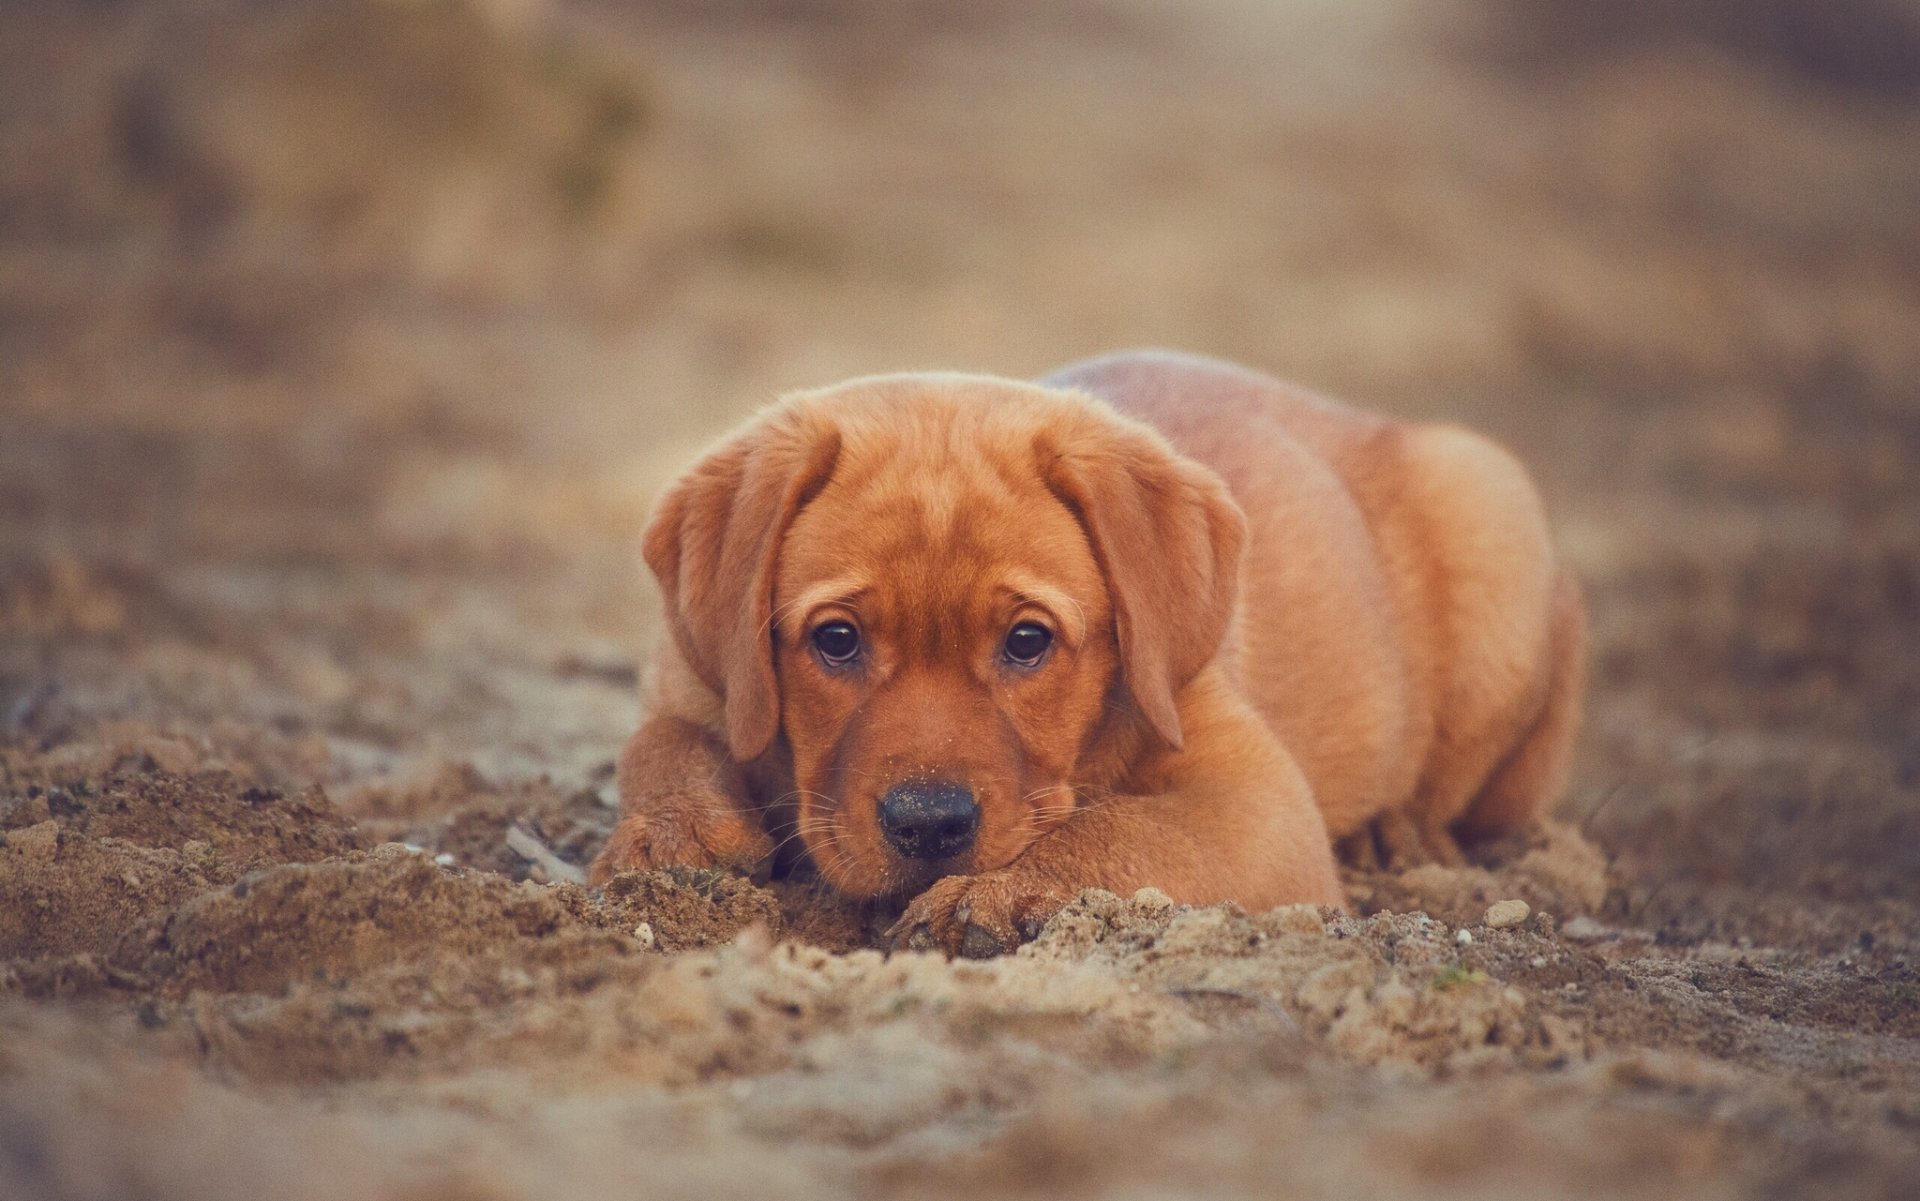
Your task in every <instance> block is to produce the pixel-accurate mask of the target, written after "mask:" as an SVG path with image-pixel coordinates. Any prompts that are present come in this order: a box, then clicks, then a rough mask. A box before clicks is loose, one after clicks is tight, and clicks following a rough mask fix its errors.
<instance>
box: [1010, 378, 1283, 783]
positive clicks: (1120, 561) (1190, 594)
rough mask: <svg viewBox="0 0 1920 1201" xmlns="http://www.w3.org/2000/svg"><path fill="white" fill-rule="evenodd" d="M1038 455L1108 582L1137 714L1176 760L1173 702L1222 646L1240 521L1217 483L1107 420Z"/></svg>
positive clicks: (1242, 531) (1120, 421) (1132, 426)
mask: <svg viewBox="0 0 1920 1201" xmlns="http://www.w3.org/2000/svg"><path fill="white" fill-rule="evenodd" d="M1100 407H1101V408H1102V409H1103V410H1104V409H1105V406H1104V405H1101V406H1100ZM1036 449H1037V452H1038V454H1039V457H1040V473H1041V478H1042V479H1045V480H1046V481H1047V485H1048V487H1049V488H1051V489H1052V491H1053V493H1054V495H1055V496H1058V497H1059V498H1060V500H1061V501H1062V503H1064V504H1065V505H1066V506H1067V507H1068V508H1069V509H1071V510H1072V511H1073V513H1074V514H1075V516H1077V517H1078V518H1079V520H1080V523H1081V525H1082V526H1083V527H1084V528H1085V529H1086V531H1087V538H1088V540H1089V541H1090V542H1091V543H1092V544H1093V553H1094V557H1095V558H1096V559H1098V560H1099V563H1100V570H1101V572H1102V573H1103V574H1104V575H1105V576H1106V579H1107V589H1108V591H1109V592H1110V593H1111V594H1112V597H1113V607H1114V620H1115V626H1116V633H1117V634H1118V637H1119V642H1120V664H1121V669H1122V671H1123V672H1124V673H1125V676H1126V682H1127V689H1128V691H1129V692H1130V693H1132V695H1133V700H1134V704H1136V705H1138V706H1139V708H1140V711H1141V713H1142V714H1144V715H1145V717H1146V719H1147V721H1148V722H1149V723H1150V724H1151V725H1152V726H1153V728H1154V730H1155V732H1157V733H1158V734H1159V735H1160V737H1161V738H1162V739H1163V740H1165V742H1166V743H1167V745H1168V746H1170V747H1172V748H1174V749H1175V750H1178V749H1179V748H1180V746H1181V733H1180V713H1179V709H1178V707H1177V706H1176V704H1175V701H1174V698H1175V697H1176V696H1177V695H1178V693H1179V691H1180V690H1181V689H1182V688H1184V687H1186V686H1187V685H1188V684H1189V683H1191V682H1192V681H1193V678H1194V677H1195V676H1197V675H1199V674H1200V670H1201V669H1202V668H1204V667H1205V666H1206V665H1207V664H1208V663H1210V662H1211V661H1212V660H1213V658H1214V656H1215V655H1217V654H1218V653H1219V651H1220V644H1221V643H1222V642H1223V641H1224V640H1225V638H1226V634H1227V627H1228V624H1229V623H1230V622H1231V621H1232V618H1233V606H1234V601H1235V598H1236V597H1237V595H1238V593H1239V588H1240V550H1241V546H1242V544H1243V543H1244V542H1245V541H1246V531H1247V519H1246V516H1245V514H1243V513H1242V512H1241V511H1240V506H1238V505H1236V504H1235V503H1234V502H1233V497H1232V496H1231V495H1230V494H1229V493H1228V492H1227V486H1226V484H1225V483H1223V482H1222V481H1221V479H1220V477H1219V476H1217V475H1215V474H1214V473H1213V472H1211V471H1209V470H1207V469H1206V468H1205V467H1202V466H1201V465H1200V464H1198V463H1196V462H1194V461H1193V460H1191V459H1188V458H1185V457H1183V456H1182V455H1180V454H1179V453H1178V452H1177V451H1175V450H1174V449H1173V447H1172V446H1171V445H1169V444H1168V443H1167V441H1166V440H1165V439H1164V438H1162V437H1160V435H1158V434H1157V433H1155V432H1153V431H1152V430H1150V429H1148V428H1147V427H1146V426H1144V425H1140V424H1139V423H1137V422H1134V421H1131V420H1128V419H1127V418H1124V417H1121V416H1119V415H1118V414H1114V413H1112V412H1111V411H1110V410H1108V411H1105V412H1102V413H1100V414H1098V415H1096V416H1095V418H1094V419H1092V420H1089V421H1088V422H1087V423H1085V424H1084V425H1082V426H1081V427H1080V428H1078V429H1075V430H1073V431H1072V432H1071V433H1070V434H1066V435H1065V436H1062V437H1060V438H1059V439H1058V440H1052V441H1043V442H1042V443H1041V444H1040V445H1039V446H1038V447H1037V448H1036Z"/></svg>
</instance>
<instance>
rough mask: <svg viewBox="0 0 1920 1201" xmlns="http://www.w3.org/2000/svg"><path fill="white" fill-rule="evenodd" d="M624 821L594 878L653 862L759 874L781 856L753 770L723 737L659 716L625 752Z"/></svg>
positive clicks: (621, 773) (653, 864) (595, 863)
mask: <svg viewBox="0 0 1920 1201" xmlns="http://www.w3.org/2000/svg"><path fill="white" fill-rule="evenodd" d="M619 780H620V822H619V824H618V825H617V826H615V827H614V830H613V836H612V837H611V838H609V839H608V840H607V846H606V849H605V850H603V851H601V852H600V855H599V857H598V858H596V859H595V860H594V861H593V866H592V867H591V868H589V869H588V872H587V879H588V880H589V881H590V882H591V883H594V884H602V883H605V882H606V881H607V880H608V879H609V878H610V877H612V876H613V875H614V874H615V873H616V872H623V871H639V870H643V869H646V868H653V867H693V868H711V867H731V868H738V869H740V870H742V871H749V872H750V871H752V870H753V869H754V868H755V867H756V866H757V865H758V864H760V863H761V862H762V861H763V860H765V859H766V858H767V857H768V856H770V855H771V854H772V853H773V840H772V839H770V838H769V837H768V836H767V832H766V828H765V823H764V822H763V821H761V820H760V815H759V814H758V812H757V811H756V810H755V808H754V806H753V803H752V800H751V797H752V794H751V792H750V791H749V789H748V787H747V781H746V775H745V773H744V772H743V771H742V770H741V768H740V765H739V764H737V763H735V762H734V761H733V759H732V757H731V756H729V755H728V753H727V748H726V747H725V745H723V743H722V740H721V738H720V737H719V735H717V734H715V733H714V732H713V731H712V730H709V729H707V728H706V727H704V726H702V725H700V724H697V723H695V722H692V721H688V720H685V719H683V718H679V717H666V716H662V717H654V718H652V719H650V720H648V721H647V722H646V723H645V724H643V725H642V726H641V727H640V728H639V729H638V730H637V731H635V732H634V735H633V737H631V738H629V739H628V740H627V745H626V748H625V749H624V750H622V751H621V753H620V771H619Z"/></svg>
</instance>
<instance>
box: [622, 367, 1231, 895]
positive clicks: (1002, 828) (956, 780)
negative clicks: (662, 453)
mask: <svg viewBox="0 0 1920 1201" xmlns="http://www.w3.org/2000/svg"><path fill="white" fill-rule="evenodd" d="M1241 526H1242V522H1241V519H1240V516H1239V513H1238V510H1237V509H1235V508H1234V507H1233V505H1232V502H1231V501H1230V500H1228V499H1227V498H1226V494H1225V490H1224V488H1223V487H1222V486H1221V485H1220V483H1219V481H1218V480H1217V478H1215V477H1213V476H1212V475H1211V474H1210V473H1208V472H1205V471H1204V470H1203V469H1201V468H1199V467H1197V466H1196V465H1194V464H1192V463H1191V462H1188V461H1187V460H1184V459H1181V458H1179V457H1178V456H1175V455H1173V454H1172V452H1171V451H1170V450H1169V449H1168V448H1167V447H1166V445H1165V444H1164V443H1163V442H1160V441H1159V439H1158V438H1157V437H1155V436H1154V435H1152V434H1150V433H1148V432H1147V431H1146V430H1144V428H1142V427H1139V426H1136V425H1134V424H1133V423H1131V422H1127V421H1124V420H1123V419H1121V418H1119V417H1117V416H1116V415H1114V414H1112V413H1111V412H1110V411H1107V410H1105V409H1103V408H1101V407H1099V406H1097V405H1095V404H1093V403H1092V402H1090V401H1087V400H1085V399H1084V398H1080V397H1076V396H1072V395H1069V394H1063V393H1058V392H1052V391H1047V390H1044V389H1040V388H1035V387H1031V386H1028V385H1021V384H1014V383H1011V382H1007V381H999V380H985V379H975V378H966V377H915V376H901V377H891V378H887V379H879V380H869V381H859V382H856V383H854V384H849V385H843V386H842V387H840V388H838V389H833V390H830V391H827V392H823V393H814V394H810V395H807V396H802V397H797V398H794V399H792V400H789V401H788V402H786V403H785V404H784V405H783V406H781V407H779V408H776V409H775V410H773V411H772V412H771V413H770V414H769V415H768V416H767V417H766V418H763V419H762V420H761V421H760V422H758V423H756V424H755V425H754V426H751V427H749V428H748V430H746V431H745V432H743V433H742V434H740V435H738V436H736V437H735V439H733V440H732V441H731V442H729V443H728V444H726V445H725V446H723V447H722V448H721V449H720V450H719V451H716V452H715V453H714V454H713V455H711V456H709V457H708V459H707V460H705V461H703V462H702V463H701V464H700V465H699V466H697V467H696V468H695V469H694V471H693V472H692V473H690V474H689V475H688V476H687V477H686V478H685V479H683V480H682V481H681V482H680V484H678V485H677V486H676V488H675V489H674V490H673V491H672V492H671V493H669V495H668V496H667V498H666V499H665V500H664V501H663V502H662V506H661V510H660V514H659V515H658V516H657V517H656V519H655V522H654V525H653V527H652V528H651V529H650V530H649V532H648V538H647V554H648V560H649V563H650V564H651V565H652V566H653V568H654V570H655V572H656V574H657V575H658V576H659V578H660V580H661V584H662V587H663V590H664V592H665V593H666V596H667V600H668V604H669V611H670V617H671V618H672V619H673V627H674V633H675V636H676V639H677V640H678V642H679V645H680V648H681V650H682V651H683V653H685V654H686V656H687V658H688V661H689V662H690V664H692V665H693V667H694V668H695V670H696V671H697V672H699V673H700V674H701V675H702V676H703V677H704V678H705V679H706V680H707V682H708V683H709V684H711V685H712V686H713V687H714V688H715V690H716V691H717V692H719V693H720V694H721V695H722V697H723V699H724V702H725V709H726V719H727V734H728V739H729V742H730V744H731V747H732V750H733V753H734V755H735V757H736V758H741V759H750V758H753V757H755V756H757V755H759V754H761V753H763V752H764V751H765V750H766V749H767V747H768V746H769V745H771V744H772V742H773V740H774V739H775V737H776V736H779V735H784V737H785V740H786V744H787V747H788V748H789V749H790V751H791V755H792V762H793V771H794V787H795V790H796V796H795V797H794V798H793V800H794V811H795V812H796V814H797V828H798V834H799V837H800V838H801V840H802V842H803V843H804V845H805V846H806V848H807V850H808V853H809V855H810V857H811V858H812V859H813V861H814V863H815V864H816V865H817V866H818V867H819V869H820V871H821V872H822V874H823V875H824V876H825V877H826V878H827V879H828V881H829V882H831V883H832V884H833V885H834V886H835V887H837V888H839V889H840V890H842V891H843V892H846V893H849V894H852V895H856V896H880V895H896V894H907V893H912V892H915V891H918V890H920V889H922V888H925V887H926V886H927V885H929V884H931V883H932V882H933V881H934V880H936V879H938V878H940V877H941V876H946V875H953V874H969V873H975V872H981V871H990V870H992V869H994V868H997V867H1001V866H1004V865H1006V864H1007V863H1009V862H1011V861H1012V860H1013V859H1015V858H1016V857H1017V856H1018V855H1019V854H1020V853H1021V852H1022V851H1023V850H1025V849H1026V847H1027V846H1028V844H1029V843H1031V842H1032V841H1033V839H1034V838H1035V837H1037V836H1038V835H1040V834H1041V833H1044V832H1045V831H1046V830H1048V829H1050V828H1051V827H1052V826H1054V825H1056V824H1058V823H1059V822H1061V821H1063V820H1065V819H1066V818H1067V816H1068V815H1069V814H1070V813H1071V812H1072V810H1073V808H1074V806H1075V804H1076V803H1077V801H1078V800H1079V799H1080V798H1078V797H1077V796H1076V793H1075V789H1074V787H1073V783H1074V780H1075V773H1076V768H1077V767H1078V766H1079V765H1080V764H1081V761H1082V758H1083V756H1084V755H1085V754H1087V753H1088V751H1089V749H1090V748H1091V747H1093V745H1094V744H1095V743H1096V742H1098V741H1099V740H1100V739H1101V738H1102V737H1103V736H1105V735H1108V734H1111V733H1112V731H1113V728H1114V727H1115V725H1116V723H1128V722H1132V723H1135V724H1137V725H1142V726H1144V727H1150V728H1151V729H1152V730H1153V731H1155V732H1157V735H1158V737H1159V738H1160V739H1162V740H1163V741H1165V742H1168V743H1171V744H1174V745H1177V744H1178V743H1179V740H1180V730H1179V722H1178V717H1177V714H1176V712H1175V708H1174V700H1173V694H1174V692H1175V691H1176V690H1177V689H1178V687H1180V686H1181V685H1183V684H1184V683H1186V682H1187V680H1188V679H1190V678H1191V677H1192V675H1193V674H1194V673H1196V672H1197V671H1198V670H1199V668H1200V667H1201V666H1202V665H1203V664H1204V663H1205V661H1206V660H1207V659H1209V658H1211V657H1212V654H1213V652H1214V651H1215V650H1216V649H1217V648H1218V646H1219V644H1220V640H1221V637H1222V634H1223V632H1224V630H1225V626H1226V621H1227V618H1228V616H1229V614H1230V612H1231V605H1232V596H1233V585H1234V576H1235V573H1236V571H1237V565H1238V553H1239V542H1240V538H1241Z"/></svg>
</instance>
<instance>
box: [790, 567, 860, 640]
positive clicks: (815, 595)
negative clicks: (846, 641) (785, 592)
mask: <svg viewBox="0 0 1920 1201" xmlns="http://www.w3.org/2000/svg"><path fill="white" fill-rule="evenodd" d="M866 590H867V581H866V578H865V577H863V576H838V577H835V578H834V579H831V580H826V581H823V582H821V583H818V584H814V585H811V586H809V587H806V588H802V589H801V590H800V594H799V595H798V596H796V597H794V598H793V599H792V600H790V601H786V602H783V603H782V604H781V606H780V609H779V611H778V612H777V613H776V614H775V615H774V618H775V621H776V623H777V624H778V625H779V628H780V633H782V634H783V635H786V636H787V637H793V636H795V635H796V634H798V633H799V630H800V626H801V625H802V624H803V623H804V622H805V621H806V617H807V614H809V613H811V612H813V611H814V610H815V609H818V608H819V607H820V606H821V605H836V604H837V605H844V606H846V607H847V608H849V609H852V610H854V611H855V612H858V611H859V606H858V605H857V604H856V603H855V602H856V601H858V600H859V598H860V594H861V593H863V592H865V591H866Z"/></svg>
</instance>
